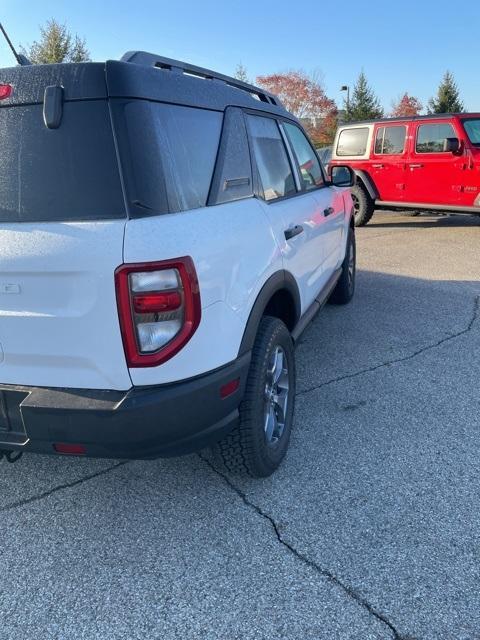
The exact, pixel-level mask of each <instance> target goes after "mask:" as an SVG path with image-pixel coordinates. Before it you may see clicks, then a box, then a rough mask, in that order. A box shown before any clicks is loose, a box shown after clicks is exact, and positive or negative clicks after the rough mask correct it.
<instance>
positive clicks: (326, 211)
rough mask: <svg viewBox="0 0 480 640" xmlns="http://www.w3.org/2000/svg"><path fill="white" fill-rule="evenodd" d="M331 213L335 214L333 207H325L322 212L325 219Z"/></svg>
mask: <svg viewBox="0 0 480 640" xmlns="http://www.w3.org/2000/svg"><path fill="white" fill-rule="evenodd" d="M332 213H335V209H334V208H333V207H327V208H326V209H324V210H323V215H324V216H325V217H327V216H331V215H332Z"/></svg>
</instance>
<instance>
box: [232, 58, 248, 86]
mask: <svg viewBox="0 0 480 640" xmlns="http://www.w3.org/2000/svg"><path fill="white" fill-rule="evenodd" d="M234 77H235V78H236V79H237V80H240V81H241V82H246V83H250V80H249V78H248V74H247V68H246V67H245V66H244V65H243V64H242V63H241V62H239V63H238V64H237V68H236V69H235V75H234Z"/></svg>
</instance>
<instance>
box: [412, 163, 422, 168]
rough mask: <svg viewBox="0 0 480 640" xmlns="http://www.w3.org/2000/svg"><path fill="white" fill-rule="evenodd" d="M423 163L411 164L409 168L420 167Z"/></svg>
mask: <svg viewBox="0 0 480 640" xmlns="http://www.w3.org/2000/svg"><path fill="white" fill-rule="evenodd" d="M422 167H423V164H411V165H410V169H421V168H422Z"/></svg>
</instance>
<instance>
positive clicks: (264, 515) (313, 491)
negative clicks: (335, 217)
mask: <svg viewBox="0 0 480 640" xmlns="http://www.w3.org/2000/svg"><path fill="white" fill-rule="evenodd" d="M357 238H358V253H359V256H358V257H359V269H360V270H359V273H358V281H357V294H356V298H355V300H354V302H353V303H352V304H351V305H349V306H347V307H343V308H342V307H330V306H328V307H326V308H325V309H324V310H323V312H322V313H321V314H320V315H319V316H318V317H317V318H316V320H315V322H314V323H313V324H312V326H311V327H310V328H309V329H308V330H307V332H306V333H305V334H304V335H303V337H302V341H301V344H300V345H299V347H298V350H297V355H298V398H297V410H296V421H295V433H294V436H293V440H292V444H291V449H290V453H289V455H288V458H287V461H286V463H285V464H284V466H283V467H282V468H281V469H280V471H279V472H277V474H276V475H274V476H273V477H272V478H269V479H267V480H264V481H250V480H246V479H241V478H235V477H232V478H229V477H224V476H223V475H222V474H221V473H219V472H218V471H217V470H215V468H213V467H212V462H211V461H210V460H209V458H208V456H205V455H202V457H200V456H198V455H193V456H189V457H186V458H182V459H174V460H159V461H155V462H127V463H123V462H121V463H118V462H116V461H92V460H82V459H63V458H50V457H36V456H24V458H22V460H21V461H20V462H19V463H17V464H15V465H6V463H5V462H3V463H1V466H0V535H1V543H0V638H1V639H2V640H3V639H8V640H13V639H15V638H22V639H23V640H25V639H30V638H35V640H37V639H38V640H43V639H50V638H52V639H53V638H55V639H75V640H77V639H83V638H85V639H88V640H92V639H93V638H102V640H109V639H113V638H115V639H117V638H118V639H120V638H122V639H123V638H125V639H128V640H134V639H137V638H142V639H148V640H154V639H162V640H170V639H177V638H178V639H182V640H186V639H188V640H193V639H196V638H202V639H207V640H210V639H212V640H213V639H217V638H218V639H222V640H235V639H239V640H240V639H241V640H250V639H265V640H266V639H267V638H268V639H273V638H275V639H279V638H281V639H287V640H307V639H308V640H310V639H326V640H333V639H341V640H343V639H344V638H345V639H347V638H352V639H355V640H367V639H383V638H402V639H404V640H407V639H409V640H413V639H432V640H433V639H435V640H450V639H452V640H467V639H468V640H471V639H474V638H480V587H479V584H480V505H479V496H480V393H479V380H480V318H479V316H480V303H479V297H480V218H472V217H462V216H450V217H446V216H442V217H436V216H427V215H423V216H420V217H417V218H409V217H406V216H403V215H400V214H390V213H383V214H380V213H377V214H375V216H374V218H373V220H372V222H371V223H370V224H369V225H368V226H367V227H365V228H363V229H359V230H358V234H357Z"/></svg>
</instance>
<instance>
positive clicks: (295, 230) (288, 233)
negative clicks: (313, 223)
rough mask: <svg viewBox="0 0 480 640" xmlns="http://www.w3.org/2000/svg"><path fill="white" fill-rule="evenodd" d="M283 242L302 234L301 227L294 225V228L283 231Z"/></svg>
mask: <svg viewBox="0 0 480 640" xmlns="http://www.w3.org/2000/svg"><path fill="white" fill-rule="evenodd" d="M284 233H285V240H291V239H292V238H294V237H295V236H299V235H300V234H301V233H303V227H302V225H301V224H296V225H295V226H294V227H290V229H285V231H284Z"/></svg>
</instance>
